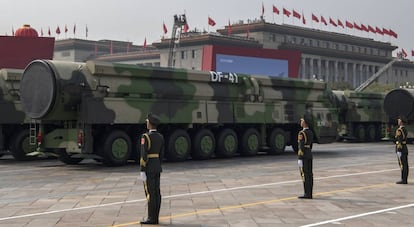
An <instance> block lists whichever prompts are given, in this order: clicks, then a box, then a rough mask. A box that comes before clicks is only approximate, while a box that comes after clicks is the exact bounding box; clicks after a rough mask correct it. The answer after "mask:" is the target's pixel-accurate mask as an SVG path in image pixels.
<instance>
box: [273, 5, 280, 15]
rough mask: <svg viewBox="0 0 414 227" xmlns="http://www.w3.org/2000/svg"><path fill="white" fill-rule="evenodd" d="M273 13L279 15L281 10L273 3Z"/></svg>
mask: <svg viewBox="0 0 414 227" xmlns="http://www.w3.org/2000/svg"><path fill="white" fill-rule="evenodd" d="M273 13H276V14H278V15H279V13H280V11H279V9H278V8H276V6H274V5H273Z"/></svg>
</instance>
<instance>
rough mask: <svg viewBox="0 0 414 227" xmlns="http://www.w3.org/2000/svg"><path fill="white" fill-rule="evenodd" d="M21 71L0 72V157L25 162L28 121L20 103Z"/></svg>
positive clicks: (27, 148)
mask: <svg viewBox="0 0 414 227" xmlns="http://www.w3.org/2000/svg"><path fill="white" fill-rule="evenodd" d="M22 74H23V70H20V69H5V68H4V69H1V70H0V116H1V117H0V156H3V155H4V154H9V152H10V153H11V154H12V155H13V157H14V158H15V159H16V160H26V159H28V158H29V157H27V156H26V154H27V153H29V152H30V151H31V148H30V145H29V125H30V119H29V118H26V114H25V113H24V112H23V110H22V107H21V103H20V93H19V88H20V79H21V76H22Z"/></svg>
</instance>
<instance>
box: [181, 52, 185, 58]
mask: <svg viewBox="0 0 414 227" xmlns="http://www.w3.org/2000/svg"><path fill="white" fill-rule="evenodd" d="M181 59H185V51H184V50H183V51H181Z"/></svg>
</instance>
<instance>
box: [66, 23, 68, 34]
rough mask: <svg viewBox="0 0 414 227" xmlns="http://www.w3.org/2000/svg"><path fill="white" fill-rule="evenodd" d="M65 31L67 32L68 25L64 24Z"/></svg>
mask: <svg viewBox="0 0 414 227" xmlns="http://www.w3.org/2000/svg"><path fill="white" fill-rule="evenodd" d="M65 33H68V26H66V24H65Z"/></svg>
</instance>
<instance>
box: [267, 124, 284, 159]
mask: <svg viewBox="0 0 414 227" xmlns="http://www.w3.org/2000/svg"><path fill="white" fill-rule="evenodd" d="M267 139H268V141H267V144H268V145H269V147H270V149H269V150H268V152H267V153H268V154H277V153H282V152H284V151H285V149H286V134H285V132H284V131H283V130H282V129H280V128H276V129H273V131H272V133H270V136H269V137H268V138H267Z"/></svg>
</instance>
